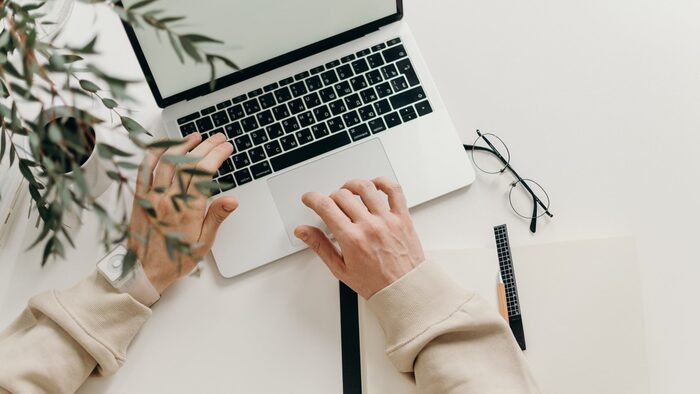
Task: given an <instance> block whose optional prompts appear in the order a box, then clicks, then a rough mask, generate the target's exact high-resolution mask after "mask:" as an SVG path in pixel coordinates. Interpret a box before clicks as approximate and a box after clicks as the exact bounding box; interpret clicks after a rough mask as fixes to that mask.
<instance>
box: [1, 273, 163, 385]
mask: <svg viewBox="0 0 700 394" xmlns="http://www.w3.org/2000/svg"><path fill="white" fill-rule="evenodd" d="M150 315H151V310H150V309H149V308H147V307H146V306H144V305H142V304H140V303H139V302H138V301H136V300H134V299H133V298H132V297H131V296H129V295H128V294H120V293H118V292H117V291H116V290H114V289H113V288H112V286H110V285H109V283H107V281H105V280H104V279H103V278H102V277H101V276H100V275H99V274H97V272H94V273H93V274H91V275H90V276H89V277H88V278H86V279H85V280H83V281H82V282H80V283H78V284H77V285H76V286H75V287H73V288H71V289H69V290H64V291H49V292H47V293H44V294H40V295H38V296H35V297H33V298H32V299H31V300H30V301H29V305H28V307H27V309H25V310H24V312H22V314H21V315H20V316H19V317H18V318H17V319H16V320H15V321H14V322H13V323H12V324H11V325H10V326H9V327H8V328H7V329H5V331H3V332H2V333H0V365H1V366H2V367H1V368H0V392H10V393H73V392H75V391H76V390H77V389H78V388H79V387H80V386H81V385H82V384H83V382H84V381H85V380H86V379H87V378H88V376H89V375H90V374H91V373H92V372H93V371H96V372H97V373H99V374H101V375H110V374H113V373H114V372H115V371H117V369H119V367H120V366H121V365H122V364H123V363H124V360H125V356H126V349H127V347H128V346H129V344H130V343H131V341H132V340H133V338H134V337H135V336H136V333H137V332H138V331H139V329H140V328H141V326H142V325H143V324H144V323H145V322H146V320H148V318H149V317H150Z"/></svg>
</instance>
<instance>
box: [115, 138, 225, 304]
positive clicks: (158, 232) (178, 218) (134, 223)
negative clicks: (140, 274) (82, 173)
mask: <svg viewBox="0 0 700 394" xmlns="http://www.w3.org/2000/svg"><path fill="white" fill-rule="evenodd" d="M188 152H189V153H188ZM231 153H233V145H231V144H230V143H229V142H227V141H226V137H225V136H224V135H223V134H221V133H219V134H216V135H213V136H211V137H210V138H209V139H207V140H206V141H204V142H202V137H201V136H200V135H199V134H198V133H194V134H190V135H188V136H187V137H185V139H184V142H183V143H182V144H180V145H177V146H174V147H172V148H170V149H168V150H165V151H164V150H162V149H161V150H160V151H156V152H152V151H149V152H148V153H147V154H146V158H145V159H144V161H143V163H141V166H140V168H139V175H138V180H137V183H136V196H135V198H134V208H133V212H132V215H131V224H130V225H129V230H130V231H131V233H132V236H131V237H130V238H129V242H128V248H129V250H131V251H132V252H134V253H136V257H137V258H138V260H139V261H140V262H141V264H142V265H143V269H144V271H145V272H146V275H147V276H148V279H150V281H151V283H152V284H153V286H154V287H155V288H156V289H157V290H158V292H159V293H161V294H162V293H163V292H164V291H165V290H166V289H167V288H168V287H170V285H172V284H173V283H174V282H175V281H176V280H177V279H179V278H181V277H182V276H184V275H187V274H189V273H190V272H191V271H192V270H193V269H194V267H195V266H196V265H197V263H198V262H199V261H200V260H201V259H202V257H204V256H205V255H206V254H207V253H209V250H210V249H211V246H212V244H213V243H214V238H215V237H216V232H217V230H218V229H219V225H220V224H221V223H223V221H224V220H225V219H226V218H227V217H228V216H229V215H230V214H231V213H232V212H233V211H234V210H235V209H236V208H237V207H238V202H237V201H236V199H235V198H233V197H220V198H217V199H216V200H214V202H212V203H211V206H209V209H207V196H205V195H203V194H202V193H201V192H200V191H199V190H197V188H196V187H195V186H194V185H195V183H196V182H201V181H206V180H211V177H202V176H195V177H192V176H185V174H183V178H184V183H185V188H186V190H187V194H190V195H193V196H195V199H194V200H191V201H189V202H188V203H187V204H185V203H184V202H182V200H179V201H178V205H179V207H180V210H179V211H178V210H177V209H175V206H174V205H173V203H172V201H171V197H172V196H173V195H175V194H179V193H181V191H180V187H179V185H178V183H177V182H173V179H174V177H175V172H176V168H175V165H174V164H172V163H169V162H166V161H162V160H160V157H161V156H162V155H163V154H173V155H185V154H187V155H191V156H193V157H199V158H201V160H199V161H198V162H197V163H195V164H193V166H195V168H197V169H199V170H204V171H206V172H209V173H212V174H213V173H215V172H216V171H217V170H218V169H219V167H220V166H221V163H223V162H224V160H226V159H227V158H228V157H229V156H230V155H231ZM154 171H155V172H154ZM155 187H161V188H164V189H165V192H164V193H156V192H155V191H154V188H155ZM138 199H145V200H148V201H150V203H151V205H153V208H154V209H155V211H156V214H157V215H156V216H157V217H158V221H161V222H164V223H167V227H165V228H163V227H160V228H158V229H157V228H156V227H155V225H154V224H153V223H151V221H153V220H154V219H153V218H150V217H148V216H147V215H148V214H147V213H146V212H145V210H144V209H143V208H142V207H141V205H140V204H139V203H138ZM163 232H177V233H180V234H182V237H183V241H184V242H186V243H188V244H190V245H196V246H197V247H196V248H194V249H193V250H192V251H193V255H192V256H188V255H185V254H182V253H179V252H176V256H175V261H173V260H171V258H170V256H169V255H168V251H167V248H166V246H165V238H164V236H163V234H162V233H163ZM133 235H138V236H139V238H140V239H137V238H136V237H134V236H133ZM143 239H148V242H147V243H144V242H142V240H143Z"/></svg>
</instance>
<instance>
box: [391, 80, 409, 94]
mask: <svg viewBox="0 0 700 394" xmlns="http://www.w3.org/2000/svg"><path fill="white" fill-rule="evenodd" d="M391 86H392V87H393V88H394V91H395V92H396V93H398V92H401V91H403V90H406V89H408V83H407V82H406V78H404V77H398V78H395V79H392V80H391Z"/></svg>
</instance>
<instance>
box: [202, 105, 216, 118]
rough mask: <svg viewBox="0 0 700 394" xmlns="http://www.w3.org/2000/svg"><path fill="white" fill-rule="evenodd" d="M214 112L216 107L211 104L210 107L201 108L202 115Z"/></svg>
mask: <svg viewBox="0 0 700 394" xmlns="http://www.w3.org/2000/svg"><path fill="white" fill-rule="evenodd" d="M214 112H216V107H214V106H213V105H212V106H211V107H208V108H204V109H203V110H202V116H204V115H209V114H213V113H214Z"/></svg>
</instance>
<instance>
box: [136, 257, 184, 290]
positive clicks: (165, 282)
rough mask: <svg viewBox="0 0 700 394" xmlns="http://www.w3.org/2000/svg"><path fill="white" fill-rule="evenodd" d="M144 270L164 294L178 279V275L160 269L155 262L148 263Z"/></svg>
mask: <svg viewBox="0 0 700 394" xmlns="http://www.w3.org/2000/svg"><path fill="white" fill-rule="evenodd" d="M143 270H144V272H145V273H146V277H148V280H149V281H150V282H151V284H152V285H153V287H155V289H156V290H157V291H158V293H159V294H163V293H164V292H165V290H167V289H168V287H170V286H171V285H172V284H173V283H175V281H177V276H176V275H174V274H173V273H172V272H167V271H163V270H161V269H159V268H158V267H157V266H156V265H155V264H149V265H146V266H144V267H143Z"/></svg>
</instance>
